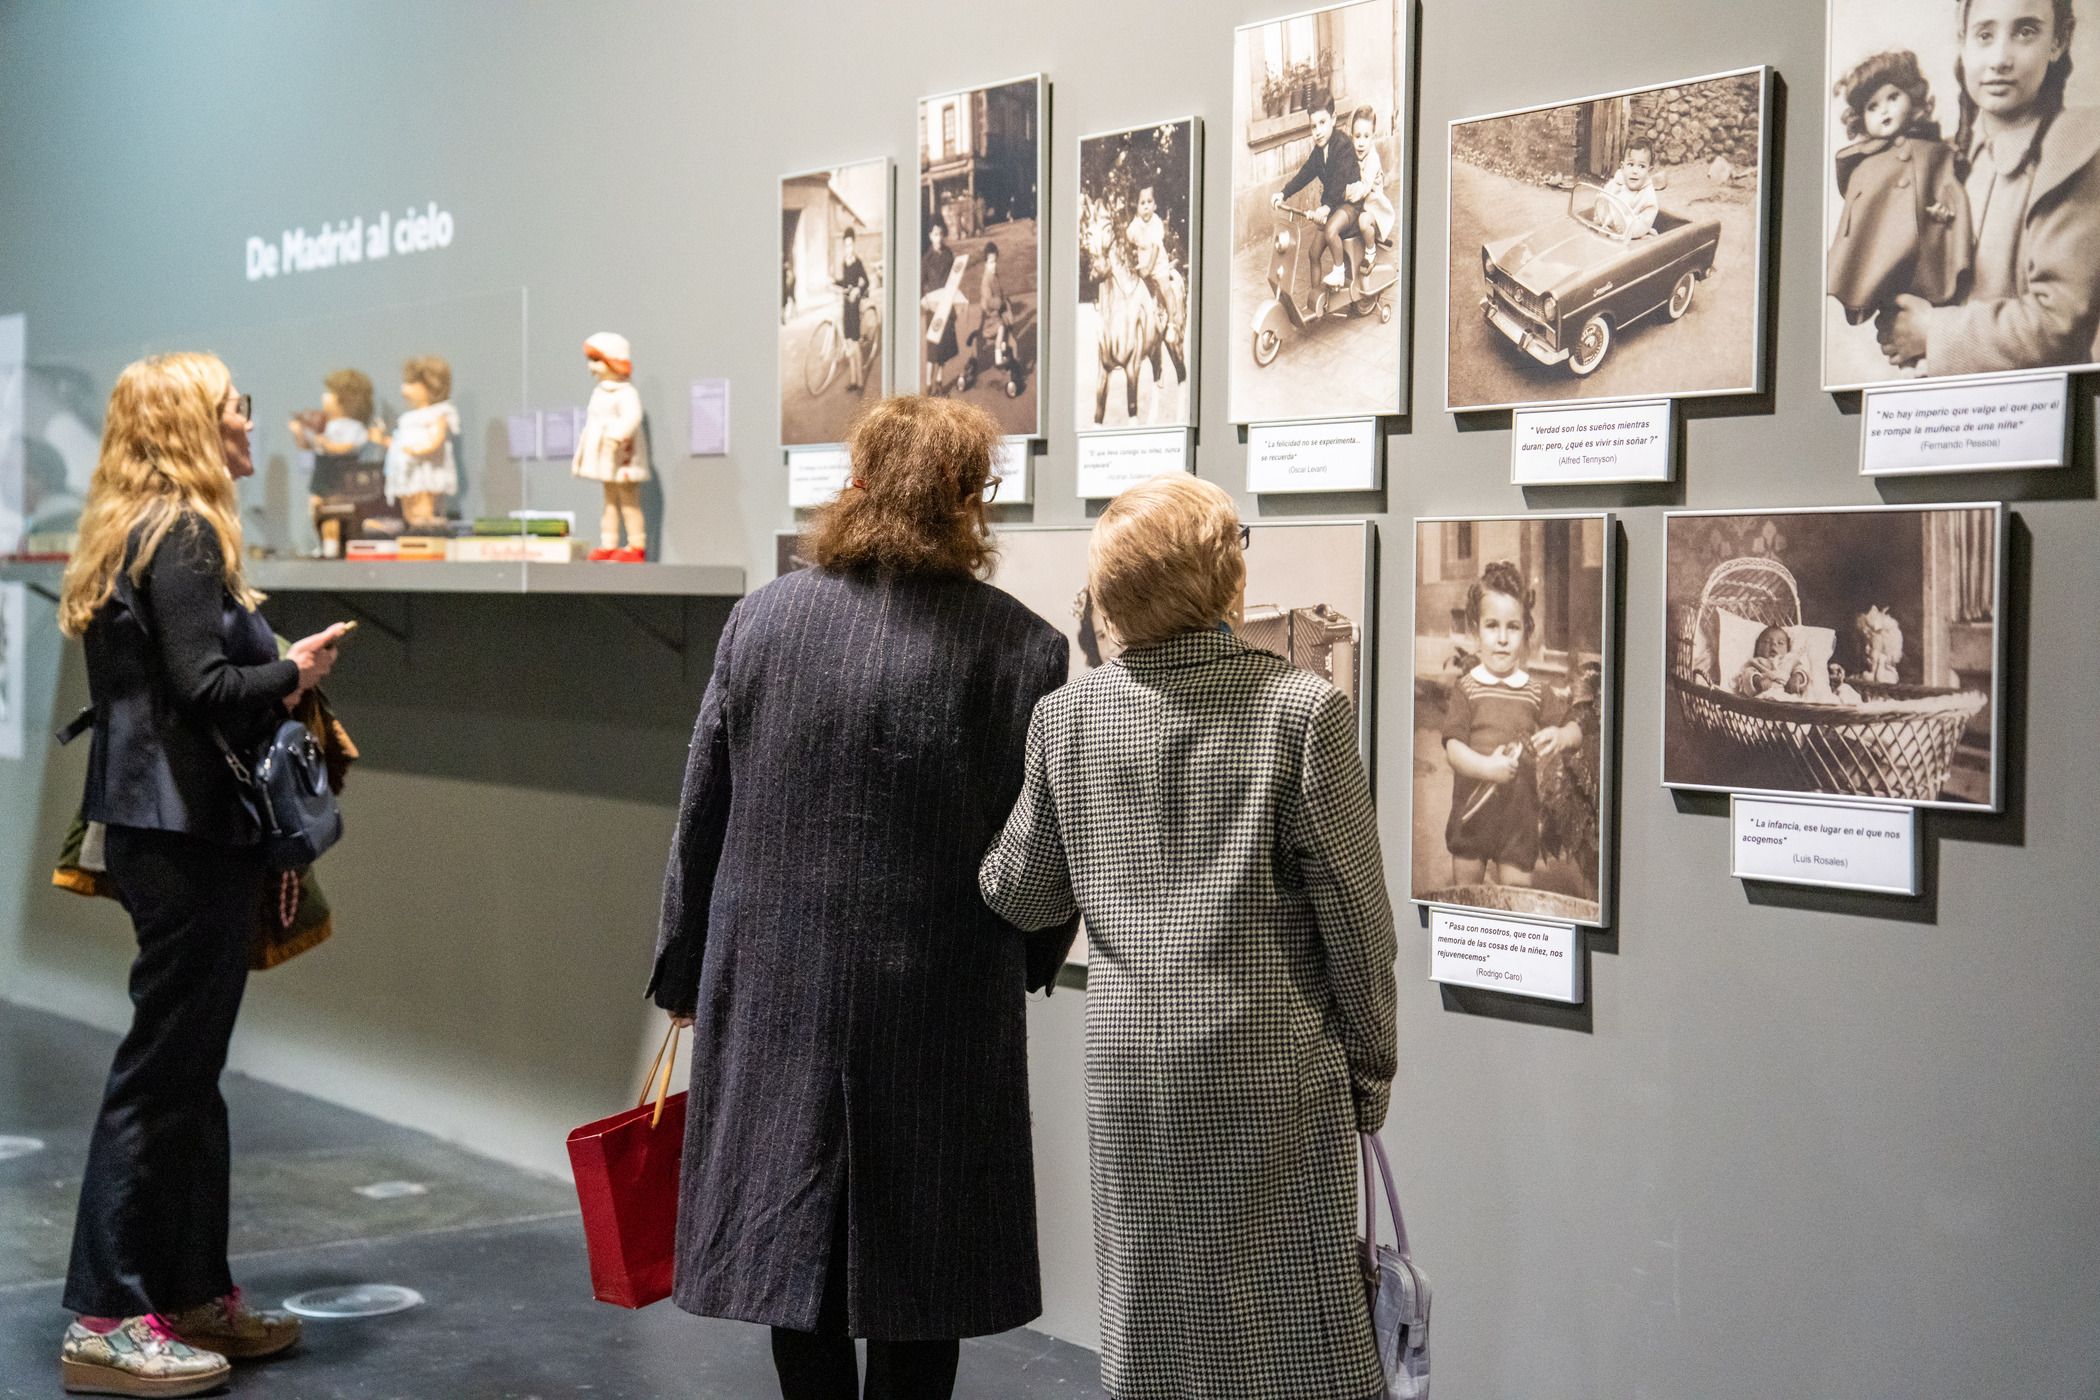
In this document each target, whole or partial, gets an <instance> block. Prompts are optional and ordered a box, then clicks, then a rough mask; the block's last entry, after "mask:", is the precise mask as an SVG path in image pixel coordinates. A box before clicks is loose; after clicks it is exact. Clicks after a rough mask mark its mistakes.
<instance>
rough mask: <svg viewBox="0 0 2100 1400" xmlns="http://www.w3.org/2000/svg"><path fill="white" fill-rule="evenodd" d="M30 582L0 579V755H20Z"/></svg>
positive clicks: (26, 679)
mask: <svg viewBox="0 0 2100 1400" xmlns="http://www.w3.org/2000/svg"><path fill="white" fill-rule="evenodd" d="M28 599H29V585H28V584H26V583H0V758H20V757H21V756H22V753H23V748H22V737H23V736H22V725H23V719H22V716H23V711H24V709H25V708H26V707H27V705H28V700H27V698H26V696H25V694H24V691H25V690H26V688H27V686H28V680H29V631H28V626H29V621H28V612H27V603H28Z"/></svg>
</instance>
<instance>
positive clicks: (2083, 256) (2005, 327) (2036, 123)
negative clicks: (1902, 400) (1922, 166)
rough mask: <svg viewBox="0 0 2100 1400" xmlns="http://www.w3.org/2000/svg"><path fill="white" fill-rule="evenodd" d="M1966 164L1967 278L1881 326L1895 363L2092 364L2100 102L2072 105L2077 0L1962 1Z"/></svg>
mask: <svg viewBox="0 0 2100 1400" xmlns="http://www.w3.org/2000/svg"><path fill="white" fill-rule="evenodd" d="M1958 11H1959V26H1960V27H1959V30H1958V32H1959V34H1960V58H1959V61H1958V62H1957V63H1956V65H1955V78H1956V81H1957V82H1959V83H1960V85H1961V125H1960V128H1959V129H1958V130H1957V131H1956V132H1955V136H1954V152H1955V158H1956V159H1957V161H1959V162H1960V166H1959V169H1958V173H1959V174H1960V175H1961V177H1962V187H1963V189H1964V191H1965V192H1966V193H1967V195H1968V206H1969V227H1970V242H1969V285H1968V289H1967V294H1966V295H1965V296H1963V297H1962V298H1961V299H1960V301H1959V303H1958V304H1956V305H1949V306H1934V305H1932V304H1931V303H1930V302H1929V301H1927V300H1926V299H1925V298H1924V297H1921V296H1917V295H1915V294H1912V293H1909V292H1902V291H1899V292H1898V293H1897V294H1896V299H1895V306H1894V308H1893V309H1892V310H1891V311H1888V312H1886V313H1885V314H1884V315H1883V316H1882V317H1881V319H1880V320H1879V321H1878V322H1877V323H1876V328H1877V330H1878V331H1879V340H1880V342H1881V349H1882V352H1883V353H1884V354H1885V355H1887V356H1888V358H1889V361H1890V363H1891V364H1894V365H1897V366H1899V367H1903V368H1909V367H1911V366H1914V365H1917V364H1919V363H1920V362H1922V363H1923V364H1924V366H1925V369H1926V372H1927V373H1930V374H1982V373H1988V372H1992V371H1999V370H2017V369H2038V368H2042V367H2045V366H2049V365H2064V364H2084V363H2086V362H2087V361H2088V360H2090V359H2092V358H2093V357H2094V353H2095V349H2096V347H2095V343H2094V341H2095V330H2096V326H2100V258H2096V257H2095V256H2094V255H2093V250H2094V249H2095V248H2096V247H2100V110H2096V109H2094V108H2091V107H2067V106H2065V105H2064V89H2065V87H2066V85H2067V84H2068V83H2069V82H2070V77H2071V36H2072V33H2073V31H2074V30H2075V29H2076V27H2077V15H2076V13H2075V12H2074V10H2073V7H2072V0H1960V4H1959V6H1958Z"/></svg>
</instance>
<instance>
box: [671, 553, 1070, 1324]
mask: <svg viewBox="0 0 2100 1400" xmlns="http://www.w3.org/2000/svg"><path fill="white" fill-rule="evenodd" d="M1066 671H1067V649H1066V643H1065V640H1064V638H1063V637H1062V636H1061V635H1060V634H1059V633H1058V632H1057V631H1056V630H1055V629H1054V628H1052V627H1051V626H1050V624H1049V623H1047V622H1044V621H1043V620H1042V619H1041V618H1038V617H1036V616H1035V615H1034V614H1033V613H1031V612H1029V611H1028V610H1027V609H1026V608H1024V607H1023V606H1022V605H1021V604H1019V603H1017V602H1016V601H1014V599H1012V598H1011V597H1009V596H1008V595H1006V594H1005V593H1002V592H1000V591H999V590H997V589H995V588H993V587H991V586H990V585H988V584H983V583H979V582H976V581H975V580H972V579H966V578H953V577H951V578H929V577H899V576H896V575H892V574H884V573H876V572H867V573H859V574H839V573H831V572H828V571H824V570H819V569H810V570H805V571H803V572H800V573H795V574H789V575H787V576H785V577H783V578H779V579H776V580H774V581H773V582H772V583H769V584H767V585H766V586H765V587H763V588H760V589H758V590H757V591H756V592H754V593H752V594H751V595H750V596H749V597H748V598H745V599H744V600H743V601H742V602H740V603H738V604H737V606H736V608H735V609H734V610H733V611H732V612H731V614H730V617H729V621H728V624H727V625H726V626H725V628H724V629H723V632H722V640H721V642H720V645H719V647H718V649H717V651H716V654H715V670H714V675H713V678H712V679H711V680H710V681H709V683H708V687H707V694H706V698H705V699H704V700H703V701H702V702H701V708H700V719H699V724H698V726H697V727H696V729H695V730H694V734H693V745H692V750H691V753H690V755H689V757H688V760H687V766H686V774H685V791H684V796H683V798H682V801H681V806H680V812H679V818H678V828H677V834H676V837H675V839H674V842H673V846H672V850H671V861H670V868H669V870H668V872H667V874H666V877H665V881H664V909H663V925H662V930H661V933H660V935H659V938H658V943H657V954H656V967H655V971H654V974H653V976H652V978H651V981H650V986H649V991H650V995H651V996H652V997H653V998H654V1000H655V1001H656V1003H657V1004H658V1005H659V1006H662V1007H664V1008H666V1009H669V1010H674V1011H681V1012H684V1011H691V1012H693V1013H694V1014H695V1016H696V1023H695V1026H694V1041H693V1079H692V1097H691V1099H690V1101H689V1103H688V1107H687V1113H688V1117H687V1129H686V1146H685V1177H684V1181H683V1183H682V1186H681V1191H680V1211H679V1220H678V1269H677V1278H676V1284H675V1287H674V1291H673V1295H672V1296H673V1298H674V1300H675V1301H676V1302H677V1303H678V1305H679V1306H680V1307H682V1308H684V1309H686V1310H687V1311H688V1312H694V1313H699V1314H701V1315H703V1316H709V1317H728V1318H740V1319H744V1320H746V1321H751V1322H762V1323H768V1324H771V1325H773V1326H779V1327H791V1328H796V1329H798V1330H803V1331H809V1330H813V1329H814V1327H815V1325H816V1322H817V1310H818V1305H819V1303H820V1302H821V1299H822V1293H823V1286H824V1280H825V1273H826V1269H827V1266H828V1264H829V1260H830V1253H831V1249H832V1239H833V1228H834V1224H835V1222H836V1219H837V1215H836V1212H837V1211H838V1210H839V1208H840V1203H841V1198H842V1195H843V1199H844V1203H845V1207H846V1211H847V1216H848V1225H847V1237H848V1241H849V1243H848V1249H847V1311H848V1321H849V1326H850V1328H851V1330H852V1332H853V1333H854V1334H855V1335H857V1336H864V1337H877V1338H884V1339H888V1340H908V1339H929V1338H944V1337H969V1336H979V1335H983V1334H985V1333H990V1332H999V1331H1004V1330H1005V1329H1007V1328H1010V1327H1017V1326H1019V1325H1021V1324H1022V1323H1024V1322H1027V1321H1029V1320H1030V1319H1032V1318H1034V1317H1035V1316H1036V1315H1037V1314H1038V1313H1040V1312H1041V1310H1042V1288H1041V1282H1040V1278H1039V1272H1038V1266H1037V1260H1036V1234H1035V1174H1034V1166H1033V1162H1032V1160H1031V1155H1030V1153H1031V1146H1030V1136H1029V1117H1028V1078H1027V1074H1028V1067H1027V1038H1026V1037H1027V1031H1026V1023H1025V1019H1024V1007H1023V998H1024V995H1025V992H1024V988H1023V942H1022V938H1021V935H1020V934H1019V933H1017V932H1016V931H1015V930H1014V929H1013V928H1012V927H1011V926H1009V925H1008V924H1006V923H1004V922H1002V921H1001V920H1000V919H999V918H998V916H997V915H995V914H993V913H992V912H991V911H990V909H988V908H987V907H986V906H985V903H984V900H983V897H982V896H981V895H980V894H979V893H978V888H977V866H978V862H979V860H980V859H981V858H982V856H983V855H984V852H985V850H986V848H987V847H989V846H990V845H991V843H992V840H993V838H994V837H996V836H997V835H998V834H999V830H1000V827H1001V825H1002V824H1003V823H1004V822H1005V820H1006V815H1007V812H1008V811H1009V810H1010V809H1011V808H1012V806H1013V803H1014V798H1015V797H1016V795H1017V794H1018V793H1019V792H1020V788H1021V761H1022V753H1023V749H1024V747H1025V744H1026V738H1027V732H1028V719H1029V714H1030V712H1031V711H1032V710H1033V709H1034V707H1035V703H1036V701H1037V700H1038V699H1039V698H1040V697H1042V696H1043V695H1045V694H1047V693H1048V692H1049V691H1051V690H1053V689H1055V688H1056V687H1057V686H1058V685H1060V684H1062V683H1063V681H1064V679H1065V675H1066Z"/></svg>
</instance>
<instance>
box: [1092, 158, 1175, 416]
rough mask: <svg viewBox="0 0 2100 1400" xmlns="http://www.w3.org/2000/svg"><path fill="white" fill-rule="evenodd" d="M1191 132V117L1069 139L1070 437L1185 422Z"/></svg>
mask: <svg viewBox="0 0 2100 1400" xmlns="http://www.w3.org/2000/svg"><path fill="white" fill-rule="evenodd" d="M1202 179H1203V125H1202V123H1201V122H1199V121H1197V120H1196V119H1195V118H1194V117H1184V118H1182V119H1181V120H1180V121H1173V122H1161V123H1159V124H1158V125H1155V126H1137V127H1131V128H1130V129H1128V130H1125V131H1111V132H1107V133H1105V134H1103V135H1100V136H1087V137H1082V138H1081V139H1080V142H1079V224H1078V228H1079V315H1078V318H1077V319H1076V320H1075V321H1074V322H1073V328H1072V347H1073V354H1074V361H1073V363H1074V365H1075V377H1074V379H1073V381H1072V382H1073V384H1074V385H1075V386H1076V388H1075V389H1074V395H1075V398H1076V400H1077V402H1076V405H1075V408H1076V412H1075V414H1074V418H1075V426H1076V427H1077V429H1078V431H1080V432H1082V433H1086V432H1098V431H1117V432H1122V431H1129V430H1132V429H1140V428H1184V427H1193V426H1195V422H1196V346H1197V345H1198V344H1199V343H1200V342H1199V339H1198V336H1197V333H1196V319H1197V317H1196V309H1197V307H1198V305H1199V304H1200V299H1199V297H1198V289H1197V285H1196V258H1197V250H1198V249H1199V248H1200V247H1201V246H1202V238H1201V233H1200V216H1201V212H1202V207H1203V197H1202V188H1203V187H1202Z"/></svg>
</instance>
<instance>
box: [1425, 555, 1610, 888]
mask: <svg viewBox="0 0 2100 1400" xmlns="http://www.w3.org/2000/svg"><path fill="white" fill-rule="evenodd" d="M1532 606H1533V597H1532V590H1531V589H1530V587H1529V586H1527V585H1526V584H1525V582H1524V576H1523V574H1522V573H1521V572H1519V571H1518V569H1517V566H1516V565H1515V564H1513V563H1511V562H1510V561H1508V560H1506V559H1498V560H1495V561H1494V562H1492V563H1490V564H1488V565H1487V567H1486V568H1484V569H1482V570H1481V573H1480V578H1479V580H1478V581H1477V582H1476V583H1474V585H1473V586H1472V587H1471V588H1470V589H1468V590H1467V592H1466V625H1467V626H1468V627H1469V628H1470V629H1471V630H1472V633H1473V636H1474V639H1475V641H1476V643H1477V645H1478V648H1479V653H1478V654H1479V658H1480V659H1479V661H1478V662H1477V663H1476V664H1475V665H1474V666H1473V667H1472V668H1471V669H1470V670H1468V671H1466V672H1465V673H1464V674H1462V675H1460V676H1459V678H1458V680H1457V682H1456V683H1455V684H1454V685H1453V686H1452V687H1451V695H1450V698H1449V700H1448V701H1446V703H1445V707H1444V727H1443V739H1444V753H1445V756H1446V757H1447V758H1448V759H1449V760H1450V762H1451V774H1452V777H1451V818H1450V820H1449V821H1448V822H1447V823H1446V824H1445V827H1444V845H1445V846H1446V847H1447V848H1448V849H1449V850H1450V852H1451V867H1452V872H1453V882H1454V883H1456V884H1461V885H1472V884H1479V883H1481V882H1482V881H1483V880H1486V881H1490V882H1492V883H1495V884H1501V885H1520V886H1521V885H1529V884H1530V883H1531V881H1532V871H1533V870H1534V869H1535V868H1536V867H1537V865H1538V860H1539V825H1540V815H1541V814H1540V807H1539V790H1538V765H1539V761H1540V760H1541V759H1545V758H1550V757H1552V756H1553V755H1555V754H1561V753H1571V752H1573V751H1574V750H1575V749H1576V748H1578V747H1579V746H1580V745H1581V743H1582V728H1581V726H1580V725H1579V724H1577V723H1575V722H1573V721H1571V720H1570V719H1569V715H1568V704H1567V700H1566V698H1565V697H1564V696H1562V695H1561V694H1560V693H1559V692H1557V691H1555V690H1554V689H1553V688H1552V687H1551V686H1549V685H1547V684H1545V683H1544V682H1543V681H1540V680H1539V679H1538V678H1537V677H1535V676H1533V675H1532V674H1531V673H1530V672H1528V671H1526V670H1525V669H1524V660H1525V656H1526V653H1527V652H1528V651H1529V649H1530V645H1531V635H1532V631H1533V628H1534V626H1535V622H1534V618H1533V614H1532Z"/></svg>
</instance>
